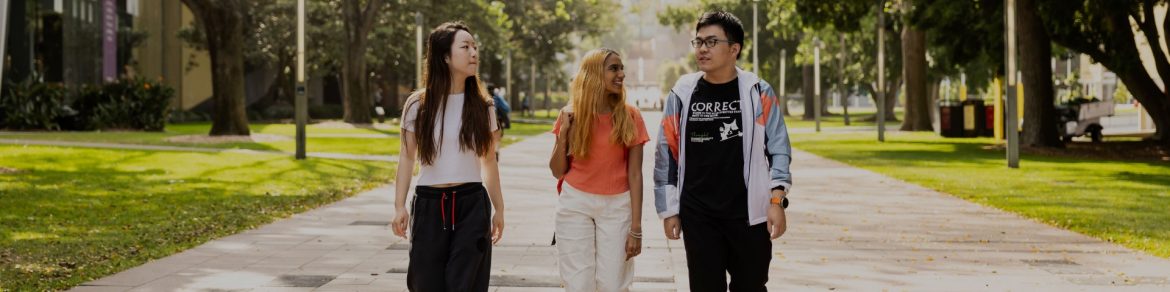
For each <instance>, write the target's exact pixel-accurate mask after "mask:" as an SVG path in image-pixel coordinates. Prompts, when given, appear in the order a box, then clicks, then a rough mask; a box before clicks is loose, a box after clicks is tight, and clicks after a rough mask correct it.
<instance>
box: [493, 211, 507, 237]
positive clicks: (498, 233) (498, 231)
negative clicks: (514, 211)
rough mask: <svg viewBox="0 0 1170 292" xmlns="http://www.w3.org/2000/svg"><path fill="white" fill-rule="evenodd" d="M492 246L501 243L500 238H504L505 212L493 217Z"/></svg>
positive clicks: (499, 212)
mask: <svg viewBox="0 0 1170 292" xmlns="http://www.w3.org/2000/svg"><path fill="white" fill-rule="evenodd" d="M491 233H492V245H496V243H498V242H500V238H503V237H504V212H503V211H496V215H495V216H492V230H491Z"/></svg>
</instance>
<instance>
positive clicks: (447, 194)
mask: <svg viewBox="0 0 1170 292" xmlns="http://www.w3.org/2000/svg"><path fill="white" fill-rule="evenodd" d="M482 188H483V184H481V183H465V184H461V185H457V186H452V187H446V188H436V187H430V186H419V187H418V189H417V190H416V195H418V196H420V197H427V198H431V199H439V217H440V219H442V221H443V230H450V231H454V230H455V223H456V221H455V219H456V218H455V213H456V211H457V210H458V209H456V205H455V203H456V199H457V198H458V197H459V196H458V195H459V191H464V192H463V194H464V195H469V194H475V191H476V190H482ZM447 200H451V204H450V205H451V208H450V209H449V210H448V208H447ZM447 212H451V215H450V218H448V215H447ZM447 219H450V223H449V224H450V225H448V221H447Z"/></svg>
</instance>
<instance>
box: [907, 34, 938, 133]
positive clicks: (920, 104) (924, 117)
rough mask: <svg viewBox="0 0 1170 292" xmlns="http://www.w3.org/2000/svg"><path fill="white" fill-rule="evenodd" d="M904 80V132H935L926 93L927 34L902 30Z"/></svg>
mask: <svg viewBox="0 0 1170 292" xmlns="http://www.w3.org/2000/svg"><path fill="white" fill-rule="evenodd" d="M902 60H903V62H904V63H903V64H904V65H903V66H902V79H903V80H905V81H906V112H905V115H904V116H903V117H902V118H903V120H904V121H905V122H903V123H902V128H901V130H902V131H934V128H933V127H932V125H931V120H930V99H929V98H930V97H929V96H927V92H926V82H927V80H926V33H925V32H923V31H920V30H916V29H913V28H911V27H906V28H905V29H903V30H902Z"/></svg>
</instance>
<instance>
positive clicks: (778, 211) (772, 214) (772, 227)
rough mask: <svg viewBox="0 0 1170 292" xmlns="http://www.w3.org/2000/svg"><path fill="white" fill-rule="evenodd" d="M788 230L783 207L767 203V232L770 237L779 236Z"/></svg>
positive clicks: (775, 237)
mask: <svg viewBox="0 0 1170 292" xmlns="http://www.w3.org/2000/svg"><path fill="white" fill-rule="evenodd" d="M787 230H788V219H787V218H785V215H784V208H781V207H780V205H776V204H770V205H768V234H769V235H771V236H772V239H777V238H780V235H784V231H787Z"/></svg>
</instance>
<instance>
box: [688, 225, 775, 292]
mask: <svg viewBox="0 0 1170 292" xmlns="http://www.w3.org/2000/svg"><path fill="white" fill-rule="evenodd" d="M679 219H680V220H681V223H682V233H683V246H684V247H685V248H686V251H687V270H688V276H689V277H690V279H691V291H697V292H708V291H727V288H728V284H727V274H731V285H730V288H731V291H732V292H739V291H767V290H768V289H767V288H765V287H764V283H767V282H768V264H769V262H771V261H772V241H771V238H770V237H769V235H768V228H767V226H768V224H767V223H760V224H756V225H751V226H749V225H748V224H747V222H746V221H745V220H744V219H735V220H726V219H716V218H708V217H706V216H703V215H700V214H695V213H693V212H686V211H685V210H684V211H683V212H682V214H679Z"/></svg>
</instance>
